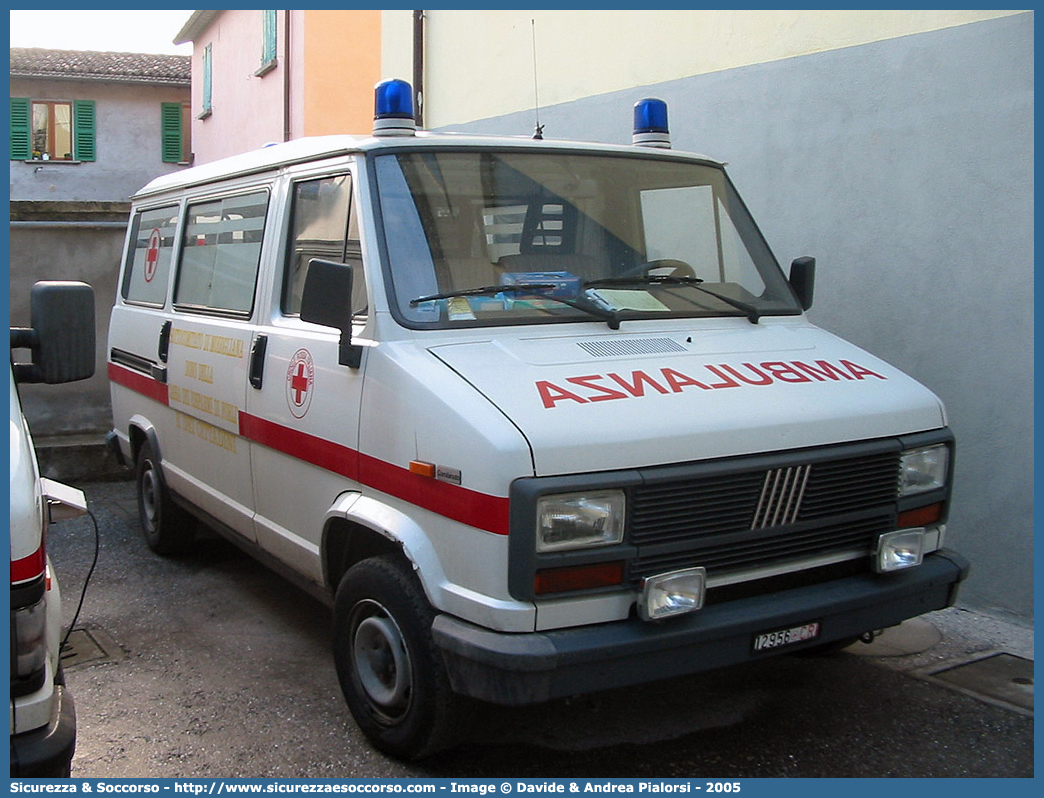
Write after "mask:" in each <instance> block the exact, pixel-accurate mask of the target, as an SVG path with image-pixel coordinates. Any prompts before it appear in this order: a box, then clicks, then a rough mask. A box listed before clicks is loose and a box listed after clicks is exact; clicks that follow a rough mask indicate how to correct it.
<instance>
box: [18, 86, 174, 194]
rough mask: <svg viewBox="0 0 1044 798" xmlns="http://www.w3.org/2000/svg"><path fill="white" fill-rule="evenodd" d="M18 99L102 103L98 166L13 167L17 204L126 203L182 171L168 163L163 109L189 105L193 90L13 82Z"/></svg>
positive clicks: (95, 163)
mask: <svg viewBox="0 0 1044 798" xmlns="http://www.w3.org/2000/svg"><path fill="white" fill-rule="evenodd" d="M11 96H12V97H32V98H34V99H39V100H95V101H96V102H97V106H96V109H97V116H96V125H97V139H96V144H97V160H96V161H92V162H90V163H60V162H57V161H51V162H49V163H41V162H39V161H33V162H24V161H11V199H12V200H110V201H121V200H126V199H128V198H129V197H130V195H131V194H133V193H134V192H136V191H137V190H138V189H139V188H141V187H142V186H144V185H145V184H146V183H147V182H149V181H150V180H152V179H153V178H154V177H157V176H159V175H162V174H166V173H167V172H171V171H174V170H177V169H179V168H182V167H178V166H177V165H176V164H169V163H163V154H162V150H161V143H160V132H161V125H160V105H161V103H165V102H187V101H188V97H189V91H188V89H187V88H176V87H165V86H145V85H128V84H117V83H98V82H90V81H54V80H26V79H24V78H23V79H12V80H11Z"/></svg>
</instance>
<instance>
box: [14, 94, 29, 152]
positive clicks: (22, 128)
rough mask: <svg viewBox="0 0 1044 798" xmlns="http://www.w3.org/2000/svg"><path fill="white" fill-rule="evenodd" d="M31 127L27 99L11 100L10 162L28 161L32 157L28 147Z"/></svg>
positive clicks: (15, 98) (16, 98) (17, 98)
mask: <svg viewBox="0 0 1044 798" xmlns="http://www.w3.org/2000/svg"><path fill="white" fill-rule="evenodd" d="M31 139H32V125H31V123H30V102H29V98H28V97H12V98H11V160H12V161H28V160H29V158H30V157H32V154H33V153H32V149H31V147H30V143H31Z"/></svg>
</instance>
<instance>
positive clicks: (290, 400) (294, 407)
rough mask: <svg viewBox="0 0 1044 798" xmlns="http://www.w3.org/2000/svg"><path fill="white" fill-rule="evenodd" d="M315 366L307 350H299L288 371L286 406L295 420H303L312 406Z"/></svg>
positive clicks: (295, 353) (291, 359) (291, 360)
mask: <svg viewBox="0 0 1044 798" xmlns="http://www.w3.org/2000/svg"><path fill="white" fill-rule="evenodd" d="M314 383H315V365H314V364H313V363H312V355H311V354H310V353H309V352H308V350H307V349H298V350H297V351H296V352H294V356H293V357H292V358H290V365H289V366H288V367H287V369H286V404H287V407H289V408H290V412H291V413H292V414H293V416H294V418H303V417H304V414H305V413H307V412H308V407H309V406H310V405H311V404H312V394H313V393H314V392H313V391H312V386H313V385H314Z"/></svg>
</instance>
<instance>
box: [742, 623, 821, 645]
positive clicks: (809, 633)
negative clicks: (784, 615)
mask: <svg viewBox="0 0 1044 798" xmlns="http://www.w3.org/2000/svg"><path fill="white" fill-rule="evenodd" d="M817 637H819V621H812V622H811V623H803V624H801V625H800V626H791V627H789V628H787V629H776V630H775V631H772V632H763V633H761V634H756V635H754V646H753V648H754V651H755V652H759V651H771V650H772V649H776V648H783V647H784V646H792V645H795V644H797V643H806V642H808V641H809V640H815V639H816V638H817Z"/></svg>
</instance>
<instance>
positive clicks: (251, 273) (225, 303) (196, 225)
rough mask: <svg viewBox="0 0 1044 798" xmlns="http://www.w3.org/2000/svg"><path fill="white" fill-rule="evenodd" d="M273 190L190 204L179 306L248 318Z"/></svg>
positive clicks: (177, 297)
mask: <svg viewBox="0 0 1044 798" xmlns="http://www.w3.org/2000/svg"><path fill="white" fill-rule="evenodd" d="M267 211H268V192H267V191H256V192H254V193H252V194H242V195H240V196H237V197H224V198H222V199H219V200H210V201H207V202H201V203H196V204H193V205H189V207H188V212H187V214H186V220H185V232H184V234H183V238H182V247H181V263H180V266H179V271H178V285H177V288H176V289H175V292H174V304H175V305H177V306H178V308H179V309H182V310H199V311H202V312H217V313H230V314H234V315H237V316H249V315H250V312H251V310H253V307H254V288H255V286H256V284H257V270H258V264H259V263H260V262H261V241H262V238H263V237H264V232H265V215H266V213H267Z"/></svg>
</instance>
